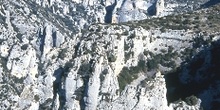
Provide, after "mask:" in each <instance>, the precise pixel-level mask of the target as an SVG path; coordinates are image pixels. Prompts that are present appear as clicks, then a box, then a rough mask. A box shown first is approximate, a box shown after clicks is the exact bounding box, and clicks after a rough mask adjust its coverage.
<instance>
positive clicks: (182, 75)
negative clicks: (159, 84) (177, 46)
mask: <svg viewBox="0 0 220 110" xmlns="http://www.w3.org/2000/svg"><path fill="white" fill-rule="evenodd" d="M165 79H166V86H167V100H168V103H173V102H175V101H177V100H179V99H181V100H184V101H185V102H186V103H187V97H190V96H193V95H195V96H196V97H198V98H200V99H201V101H202V102H201V107H202V108H203V109H205V110H213V109H216V110H217V109H218V110H219V109H220V100H219V99H220V41H216V42H212V43H211V46H206V47H204V48H203V50H202V51H200V52H199V53H198V54H196V55H194V56H193V58H192V59H191V60H190V61H189V62H183V63H182V64H181V66H180V67H178V68H177V69H176V70H175V71H173V72H170V73H168V74H167V75H166V76H165Z"/></svg>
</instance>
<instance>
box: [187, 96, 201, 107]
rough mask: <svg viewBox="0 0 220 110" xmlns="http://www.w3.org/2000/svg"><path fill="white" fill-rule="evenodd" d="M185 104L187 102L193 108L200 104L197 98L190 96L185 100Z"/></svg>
mask: <svg viewBox="0 0 220 110" xmlns="http://www.w3.org/2000/svg"><path fill="white" fill-rule="evenodd" d="M185 102H186V103H187V104H188V105H190V106H192V105H196V104H197V103H198V99H197V97H196V96H194V95H192V96H190V97H187V98H186V99H185Z"/></svg>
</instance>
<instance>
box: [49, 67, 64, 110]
mask: <svg viewBox="0 0 220 110" xmlns="http://www.w3.org/2000/svg"><path fill="white" fill-rule="evenodd" d="M53 75H54V77H55V78H56V80H55V81H54V82H53V102H52V108H54V107H55V100H56V98H57V95H58V96H59V110H63V109H64V107H65V103H66V89H65V82H66V77H67V75H66V74H65V69H64V68H62V67H60V68H58V69H57V70H55V72H54V74H53Z"/></svg>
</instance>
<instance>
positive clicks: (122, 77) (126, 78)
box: [118, 60, 146, 92]
mask: <svg viewBox="0 0 220 110" xmlns="http://www.w3.org/2000/svg"><path fill="white" fill-rule="evenodd" d="M142 71H146V64H145V61H143V60H139V62H138V65H137V66H134V67H130V68H129V67H123V68H122V70H121V72H120V73H119V75H118V83H119V91H120V92H121V91H122V90H124V88H125V86H126V85H127V84H130V83H131V82H132V81H133V80H134V79H137V78H138V73H140V72H142Z"/></svg>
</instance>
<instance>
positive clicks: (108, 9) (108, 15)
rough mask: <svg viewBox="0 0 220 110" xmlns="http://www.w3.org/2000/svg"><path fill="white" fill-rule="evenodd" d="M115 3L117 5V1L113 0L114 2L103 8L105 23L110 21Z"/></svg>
mask: <svg viewBox="0 0 220 110" xmlns="http://www.w3.org/2000/svg"><path fill="white" fill-rule="evenodd" d="M116 5H117V1H116V0H115V3H113V4H112V5H109V6H107V7H106V8H105V10H106V15H105V23H112V15H113V10H114V9H115V6H116Z"/></svg>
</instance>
